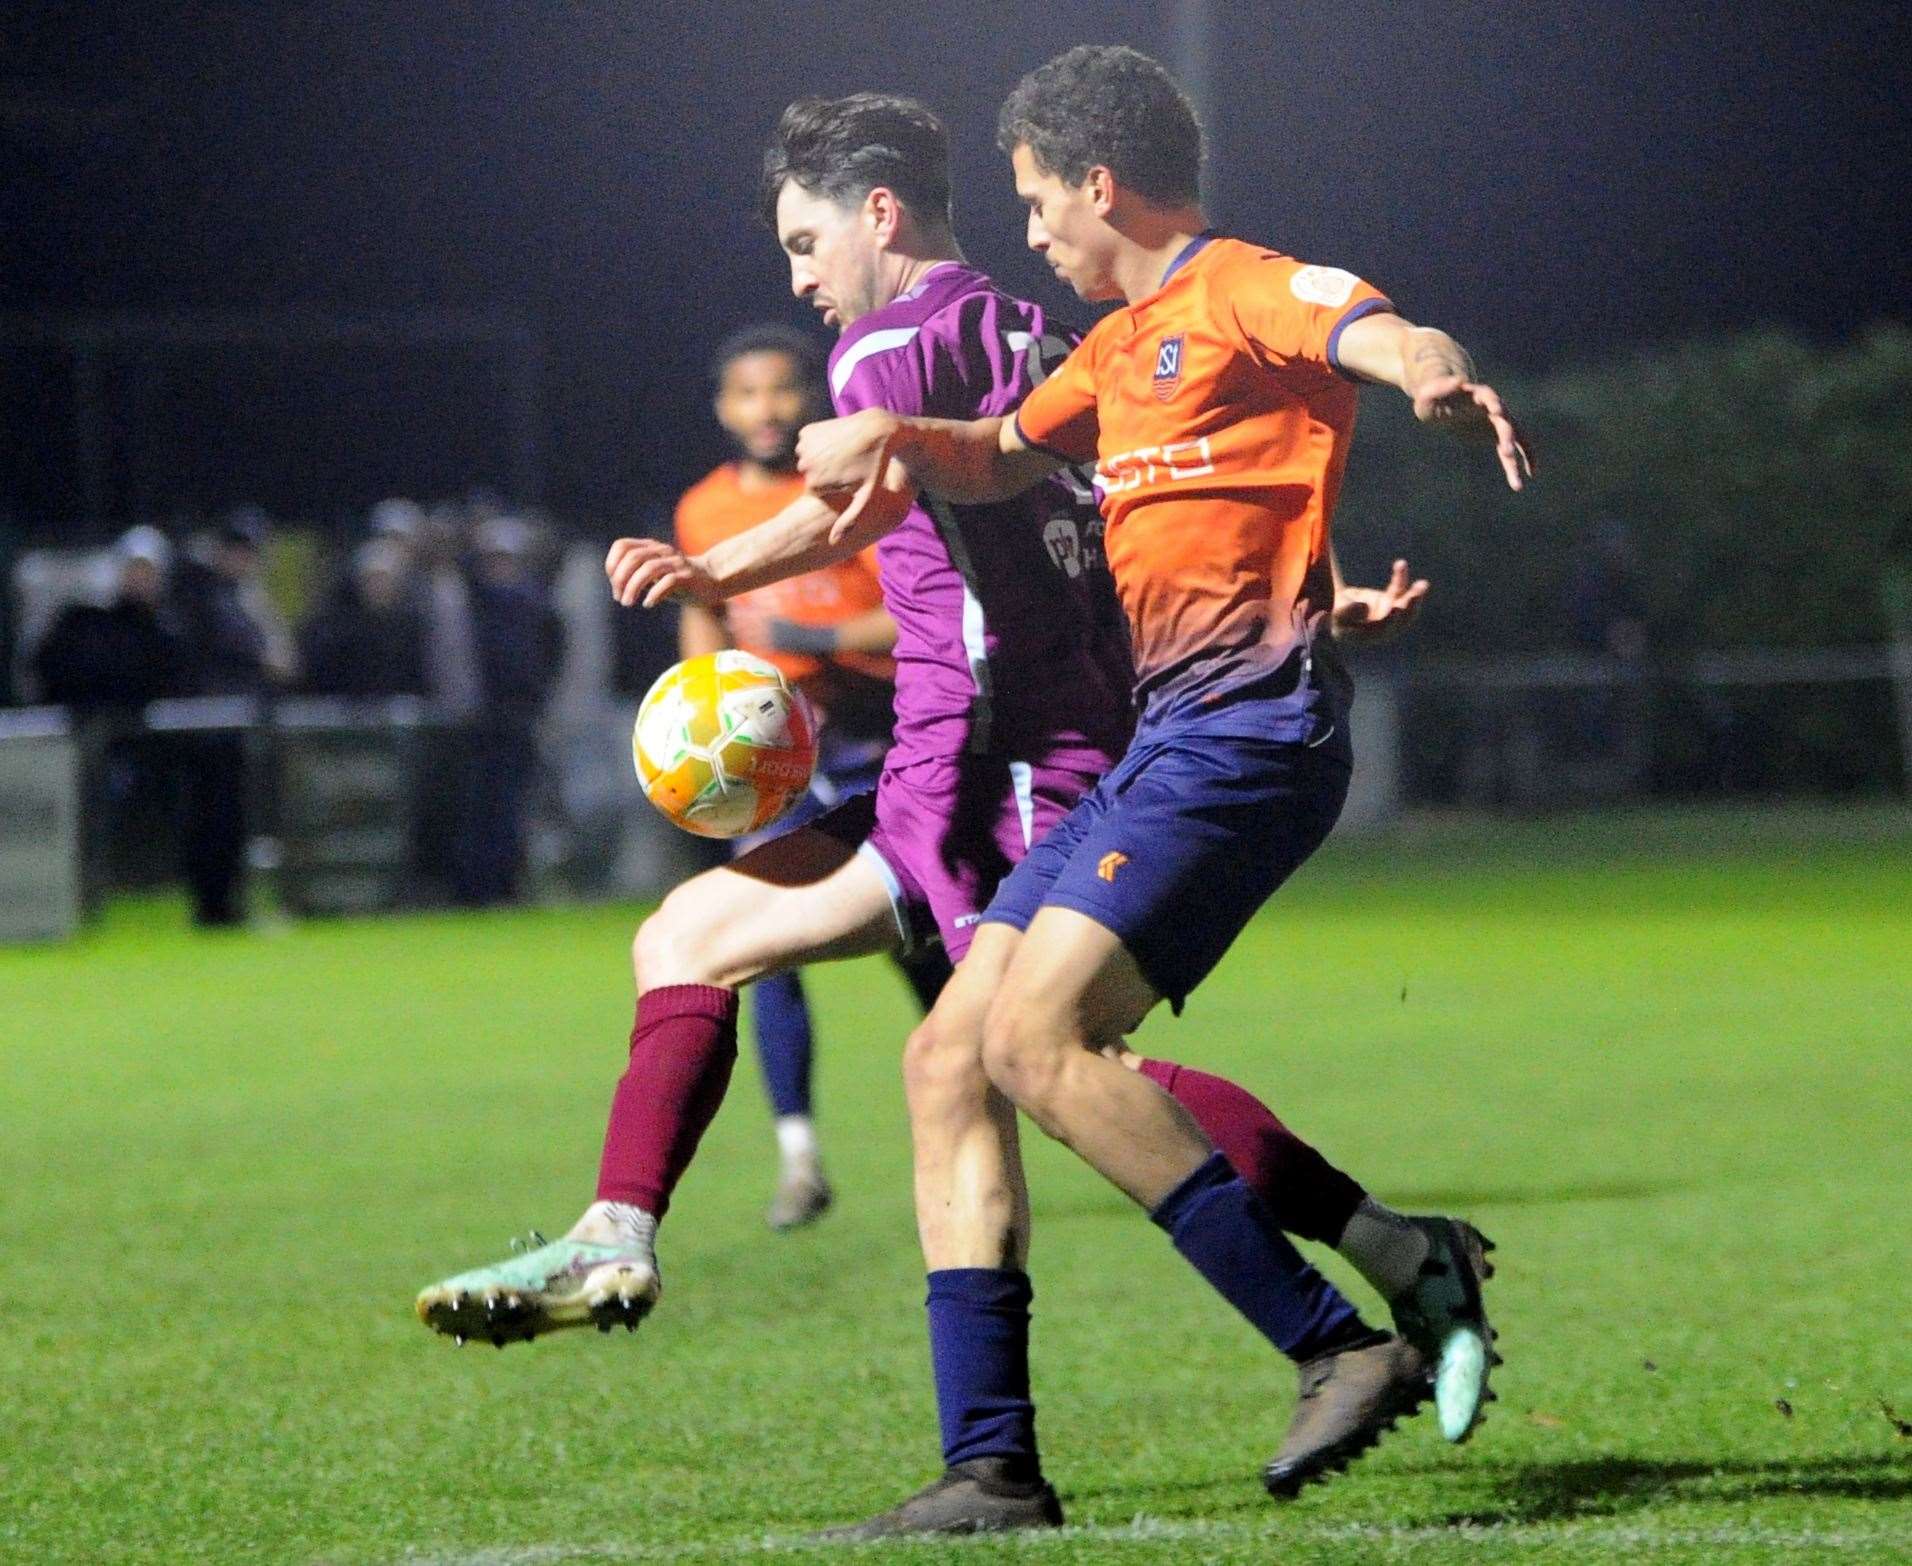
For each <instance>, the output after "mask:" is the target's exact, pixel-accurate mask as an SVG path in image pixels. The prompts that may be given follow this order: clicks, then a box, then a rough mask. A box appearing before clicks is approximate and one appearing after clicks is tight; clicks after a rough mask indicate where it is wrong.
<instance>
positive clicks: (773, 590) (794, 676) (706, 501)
mask: <svg viewBox="0 0 1912 1566" xmlns="http://www.w3.org/2000/svg"><path fill="white" fill-rule="evenodd" d="M803 493H804V486H803V478H802V475H800V474H796V473H793V474H791V475H790V476H789V478H788V479H785V480H784V481H782V482H781V483H778V484H773V485H771V486H769V487H768V488H765V489H745V488H744V487H743V483H742V479H741V476H740V471H739V468H738V464H736V463H734V462H726V463H725V464H724V465H723V466H722V467H720V468H718V469H716V470H715V471H714V472H712V473H709V474H707V475H705V477H703V478H702V479H700V480H698V482H697V483H695V484H693V485H692V486H691V487H690V488H689V489H687V490H685V491H684V494H683V498H682V499H680V500H679V501H678V502H677V517H676V532H677V547H678V548H680V549H682V550H683V551H684V552H685V553H687V554H700V553H702V552H703V551H704V550H706V549H709V548H710V547H711V546H712V545H713V544H716V543H719V542H720V541H722V540H723V539H726V538H729V537H730V536H731V535H732V534H735V533H741V532H743V531H744V530H745V529H747V528H752V527H755V526H756V525H757V524H758V523H759V522H767V521H769V520H770V518H772V517H774V516H775V515H776V514H777V513H778V512H779V511H781V510H783V508H784V507H785V506H787V505H789V504H790V503H791V502H792V501H793V500H796V499H798V498H799V497H800V496H802V495H803ZM732 602H733V603H738V604H746V603H747V604H749V605H750V607H751V608H752V609H753V610H756V611H757V612H759V613H761V614H762V615H763V617H764V618H765V619H773V620H788V621H791V622H792V623H794V624H797V625H807V626H826V625H841V624H842V623H843V622H844V621H846V620H850V619H854V618H855V617H856V616H857V615H860V614H865V613H867V612H868V611H870V610H872V609H878V608H881V607H882V604H883V590H882V587H881V586H880V585H879V583H878V581H877V572H876V560H875V551H874V550H865V551H864V552H863V553H862V554H860V555H856V556H853V557H851V558H850V559H848V560H840V561H838V562H837V563H836V564H835V565H830V566H825V567H823V569H822V570H819V571H811V572H809V573H808V574H806V575H804V576H793V577H788V578H786V579H785V580H783V581H781V582H772V583H771V584H770V585H769V586H768V587H759V588H755V589H753V590H752V591H750V592H748V593H740V594H738V595H737V597H736V598H735V599H733V600H732ZM737 645H738V646H740V647H741V648H742V649H743V650H744V651H745V652H749V653H755V654H756V655H757V656H758V657H759V658H766V659H768V660H769V661H770V662H771V663H774V664H775V665H776V666H777V667H778V668H779V669H781V670H783V672H784V675H785V677H786V678H787V679H790V680H792V681H794V682H795V683H796V684H797V685H798V686H800V687H801V688H802V689H803V692H804V694H805V695H806V696H809V697H810V698H811V699H812V700H814V701H816V702H817V703H818V704H819V705H821V706H824V707H825V708H827V707H828V706H829V705H830V696H831V694H832V690H831V688H832V686H833V685H835V684H838V683H841V682H839V681H838V680H836V679H835V677H834V676H835V674H837V673H842V674H847V675H849V676H853V677H855V679H857V680H869V679H876V680H884V681H890V680H894V679H895V677H896V664H895V662H894V661H893V660H892V659H890V658H888V657H884V656H880V655H876V654H871V653H835V654H832V655H831V656H830V657H829V658H828V659H824V658H818V657H814V656H812V655H810V654H807V653H787V652H778V651H776V650H775V649H774V648H770V647H764V646H760V645H757V644H755V643H752V642H750V641H747V640H739V641H738V644H737Z"/></svg>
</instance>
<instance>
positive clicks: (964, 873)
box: [811, 755, 1106, 963]
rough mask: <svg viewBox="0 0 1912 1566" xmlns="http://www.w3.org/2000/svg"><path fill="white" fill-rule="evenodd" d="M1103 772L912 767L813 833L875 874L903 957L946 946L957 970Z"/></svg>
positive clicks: (952, 762)
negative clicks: (1012, 879)
mask: <svg viewBox="0 0 1912 1566" xmlns="http://www.w3.org/2000/svg"><path fill="white" fill-rule="evenodd" d="M1105 770H1106V767H1098V768H1095V769H1093V770H1085V769H1084V768H1082V767H1080V766H1074V765H1070V766H1058V765H1055V764H1053V763H1044V762H1027V761H1011V760H1007V759H1005V758H1004V757H1001V756H971V755H961V756H956V757H953V758H946V757H937V758H933V759H930V760H925V761H907V762H904V763H903V764H902V765H900V766H895V767H886V768H885V769H884V771H883V776H882V777H881V778H880V779H879V780H878V782H877V785H876V789H875V791H874V792H872V793H868V794H859V795H857V797H856V798H854V799H849V800H845V801H844V802H843V803H842V804H841V805H838V806H837V807H836V809H834V810H832V811H830V812H829V814H827V815H825V816H822V817H820V818H819V819H818V820H816V821H814V822H812V823H811V825H812V826H813V827H814V829H815V830H817V831H819V832H827V833H828V834H829V835H830V836H831V837H834V838H835V839H836V840H837V841H838V842H840V843H848V844H851V845H852V846H854V847H855V848H856V850H857V852H858V853H860V854H862V855H863V856H864V857H865V858H866V859H868V860H869V861H870V863H871V864H872V865H874V866H875V867H876V870H877V872H878V874H880V875H881V876H882V877H883V881H884V884H885V885H886V886H888V887H889V891H890V907H891V909H892V910H893V911H894V913H895V915H896V928H897V931H898V933H899V934H900V935H901V936H902V939H903V949H904V950H905V951H908V950H910V949H912V948H913V947H916V946H920V945H922V944H924V943H925V942H928V941H932V940H936V939H939V938H940V939H941V941H942V943H943V949H944V950H945V951H946V952H947V953H948V954H949V960H950V961H951V962H952V963H957V962H961V961H962V960H963V954H964V953H965V952H967V951H968V950H969V941H970V937H971V936H972V935H974V934H975V931H976V926H977V925H978V924H980V923H981V922H982V917H983V910H984V909H985V908H987V907H988V906H989V901H990V899H991V898H992V897H994V896H995V895H996V887H997V886H998V885H999V884H1000V883H1001V881H1002V879H1003V878H1004V877H1005V876H1006V875H1008V874H1009V872H1010V871H1011V870H1013V869H1014V868H1015V867H1016V866H1017V865H1018V864H1020V863H1021V862H1022V858H1023V856H1024V855H1025V854H1027V853H1028V852H1029V848H1030V845H1031V844H1032V843H1035V842H1038V841H1040V840H1041V838H1042V835H1043V834H1044V833H1045V832H1047V831H1048V830H1049V829H1050V828H1051V827H1053V826H1054V825H1055V824H1056V823H1057V822H1058V821H1060V820H1061V819H1062V818H1063V817H1064V816H1066V815H1067V814H1068V813H1069V812H1070V811H1071V810H1072V809H1074V808H1075V803H1076V801H1077V800H1079V799H1081V798H1082V796H1083V795H1085V794H1087V793H1088V792H1089V790H1090V789H1092V788H1094V787H1095V784H1096V780H1097V779H1098V778H1099V777H1100V776H1101V775H1102V772H1103V771H1105Z"/></svg>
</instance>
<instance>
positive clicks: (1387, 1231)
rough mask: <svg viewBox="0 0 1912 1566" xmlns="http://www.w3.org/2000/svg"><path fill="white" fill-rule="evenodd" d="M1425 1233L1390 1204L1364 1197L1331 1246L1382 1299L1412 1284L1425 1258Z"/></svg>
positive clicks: (1397, 1293) (1400, 1292) (1394, 1296)
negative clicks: (1333, 1246)
mask: <svg viewBox="0 0 1912 1566" xmlns="http://www.w3.org/2000/svg"><path fill="white" fill-rule="evenodd" d="M1427 1248H1428V1241H1427V1236H1426V1235H1425V1234H1423V1233H1422V1232H1421V1231H1420V1230H1419V1229H1417V1228H1416V1227H1415V1226H1414V1225H1413V1224H1411V1223H1409V1222H1408V1221H1407V1219H1405V1218H1403V1217H1402V1216H1401V1215H1400V1214H1399V1213H1397V1212H1396V1211H1394V1209H1393V1208H1391V1207H1383V1206H1382V1205H1381V1204H1380V1203H1379V1202H1377V1201H1376V1200H1375V1199H1374V1198H1373V1197H1371V1196H1369V1197H1364V1198H1363V1199H1362V1202H1361V1205H1360V1206H1359V1207H1357V1208H1356V1209H1355V1210H1354V1216H1353V1217H1352V1218H1350V1219H1349V1220H1348V1226H1347V1228H1345V1229H1343V1230H1342V1231H1341V1239H1340V1241H1339V1242H1338V1243H1337V1244H1336V1245H1335V1249H1336V1250H1337V1251H1339V1252H1340V1253H1341V1254H1342V1255H1343V1256H1345V1257H1347V1259H1348V1260H1349V1261H1351V1262H1353V1263H1354V1267H1355V1270H1356V1271H1357V1272H1359V1273H1360V1274H1361V1276H1362V1277H1364V1278H1366V1279H1367V1280H1368V1282H1369V1283H1371V1284H1373V1285H1374V1289H1375V1292H1376V1293H1378V1294H1379V1295H1380V1296H1381V1298H1382V1299H1384V1300H1392V1299H1394V1298H1396V1297H1397V1296H1399V1295H1401V1294H1404V1293H1406V1292H1407V1291H1408V1290H1409V1289H1410V1288H1412V1287H1413V1286H1414V1280H1415V1279H1416V1278H1418V1277H1420V1275H1421V1263H1422V1262H1424V1261H1426V1260H1427Z"/></svg>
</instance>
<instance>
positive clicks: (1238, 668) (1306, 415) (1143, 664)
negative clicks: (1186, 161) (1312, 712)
mask: <svg viewBox="0 0 1912 1566" xmlns="http://www.w3.org/2000/svg"><path fill="white" fill-rule="evenodd" d="M1392 308H1393V306H1392V305H1390V304H1389V303H1388V301H1387V300H1386V299H1385V298H1384V297H1383V296H1382V295H1381V293H1380V292H1379V291H1378V290H1377V289H1375V288H1373V287H1371V286H1370V285H1369V284H1367V283H1364V282H1362V281H1361V280H1360V279H1359V278H1357V277H1355V276H1353V275H1352V274H1350V273H1347V272H1343V271H1339V270H1337V269H1335V268H1333V267H1321V266H1306V265H1304V264H1303V263H1301V262H1299V261H1297V260H1295V259H1294V258H1293V257H1292V256H1285V255H1282V254H1281V253H1280V252H1278V251H1273V250H1266V249H1263V248H1262V247H1260V246H1258V245H1251V244H1247V243H1245V242H1243V241H1241V240H1238V239H1223V238H1218V237H1214V236H1210V235H1204V236H1203V237H1201V238H1199V239H1197V240H1195V241H1193V242H1192V243H1191V244H1190V245H1189V246H1188V247H1187V248H1186V249H1185V250H1184V251H1183V252H1182V254H1181V255H1180V256H1178V257H1177V258H1176V260H1175V261H1174V263H1173V264H1171V265H1170V267H1169V269H1168V271H1167V273H1166V274H1165V275H1164V277H1163V280H1162V284H1161V286H1160V287H1159V288H1157V289H1156V291H1155V292H1154V293H1152V294H1150V295H1148V296H1147V297H1146V298H1144V299H1140V300H1138V301H1136V302H1135V303H1134V304H1131V305H1129V306H1127V307H1126V308H1124V309H1120V310H1117V311H1115V312H1114V313H1113V314H1111V315H1109V316H1106V317H1104V318H1103V319H1102V320H1101V321H1100V322H1098V323H1097V324H1096V326H1095V328H1094V329H1093V330H1092V331H1091V332H1090V333H1089V334H1088V336H1087V337H1085V338H1084V339H1083V340H1082V342H1081V344H1080V345H1079V346H1078V347H1077V348H1076V350H1075V352H1074V353H1073V354H1071V355H1070V356H1069V358H1068V359H1067V360H1066V361H1065V362H1064V363H1063V364H1062V365H1061V366H1060V367H1059V368H1058V369H1057V370H1056V371H1055V373H1054V374H1053V375H1051V376H1050V377H1049V378H1048V379H1047V380H1045V381H1044V382H1043V383H1042V384H1041V385H1039V386H1037V387H1036V388H1035V389H1034V390H1033V391H1031V392H1030V394H1029V395H1028V397H1027V398H1025V399H1024V401H1023V403H1022V406H1021V408H1020V409H1018V410H1017V413H1016V425H1017V428H1018V429H1019V430H1020V432H1021V434H1022V437H1023V439H1024V440H1025V441H1027V442H1028V443H1029V444H1030V445H1032V446H1038V447H1041V448H1043V449H1045V450H1048V451H1051V452H1054V453H1055V454H1056V455H1058V456H1061V457H1064V458H1066V459H1067V460H1069V461H1071V462H1087V461H1089V460H1090V459H1093V460H1094V461H1095V464H1096V472H1095V478H1096V485H1097V489H1098V491H1099V493H1100V499H1101V505H1102V514H1103V517H1104V519H1105V522H1106V533H1105V536H1104V543H1105V546H1106V548H1107V551H1108V559H1109V569H1110V571H1111V572H1112V574H1113V575H1114V578H1115V586H1116V591H1117V593H1118V594H1119V596H1120V597H1121V600H1122V606H1123V608H1124V609H1125V610H1126V611H1127V614H1128V619H1129V627H1130V634H1131V636H1132V638H1133V641H1134V651H1135V666H1136V693H1137V696H1138V698H1139V699H1140V701H1141V702H1142V703H1143V704H1144V713H1145V721H1148V720H1154V719H1158V718H1160V717H1163V716H1168V715H1172V714H1175V713H1179V712H1184V711H1187V710H1188V709H1189V708H1190V707H1191V705H1197V706H1202V707H1206V706H1211V705H1212V704H1214V703H1216V702H1218V701H1220V700H1222V699H1224V698H1229V697H1234V696H1237V695H1259V694H1270V695H1282V694H1285V693H1286V692H1288V691H1291V690H1293V689H1294V688H1295V687H1296V686H1297V685H1300V684H1305V683H1307V682H1308V681H1309V680H1310V678H1311V676H1312V671H1313V662H1314V659H1315V657H1316V656H1317V652H1318V649H1317V647H1316V643H1315V638H1316V634H1317V632H1319V631H1321V630H1322V629H1324V627H1325V617H1326V616H1327V614H1328V613H1329V612H1330V611H1331V610H1332V609H1333V606H1334V588H1333V579H1332V572H1331V568H1330V565H1329V561H1328V542H1329V519H1330V517H1331V516H1332V515H1333V511H1334V502H1335V495H1336V492H1337V491H1338V490H1339V488H1340V484H1341V474H1342V471H1343V469H1344V468H1345V466H1346V464H1347V457H1348V442H1349V439H1350V437H1351V436H1352V435H1353V433H1354V415H1355V402H1356V389H1355V386H1354V385H1353V383H1352V382H1350V381H1349V380H1348V379H1346V378H1345V377H1344V376H1343V375H1342V374H1341V373H1340V372H1339V367H1338V364H1337V361H1336V359H1335V346H1336V343H1337V341H1338V339H1339V337H1340V334H1341V330H1342V328H1343V327H1345V326H1347V325H1348V323H1349V322H1351V321H1354V320H1356V319H1357V318H1359V317H1361V316H1363V315H1368V314H1371V313H1373V312H1375V311H1380V310H1391V309H1392ZM1326 640H1327V639H1326V637H1325V636H1324V637H1322V642H1323V643H1325V642H1326ZM1297 652H1299V658H1298V659H1296V654H1297ZM1291 660H1295V661H1294V662H1293V663H1292V664H1291Z"/></svg>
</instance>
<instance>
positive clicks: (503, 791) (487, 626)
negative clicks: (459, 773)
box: [453, 517, 564, 905]
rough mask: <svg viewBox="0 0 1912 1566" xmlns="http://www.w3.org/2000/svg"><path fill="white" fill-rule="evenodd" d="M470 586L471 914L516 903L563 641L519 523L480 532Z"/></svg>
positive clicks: (467, 826) (490, 525)
mask: <svg viewBox="0 0 1912 1566" xmlns="http://www.w3.org/2000/svg"><path fill="white" fill-rule="evenodd" d="M477 543H478V552H477V559H476V568H475V571H474V574H473V580H472V583H471V615H472V633H473V645H474V648H475V651H476V654H477V666H478V673H479V685H480V693H481V694H480V702H479V710H478V716H477V719H476V721H475V723H474V724H473V727H472V736H471V737H472V746H471V752H470V755H469V757H468V764H467V766H466V768H465V778H466V788H465V789H464V791H463V797H464V801H465V807H464V810H463V812H462V813H461V816H460V820H459V823H458V826H459V832H458V845H457V851H456V854H455V856H454V863H453V890H454V892H455V894H456V895H457V897H458V900H459V901H460V902H463V903H468V904H472V905H483V904H486V903H496V902H503V901H505V900H507V899H508V898H510V897H512V896H513V895H515V893H516V891H517V885H518V874H519V871H520V869H521V866H522V861H523V858H524V832H525V817H526V815H527V812H528V807H529V803H530V793H531V784H532V780H533V778H534V777H535V775H536V771H537V761H538V747H537V729H538V719H539V716H540V715H541V713H542V712H543V710H544V703H545V698H546V697H547V696H548V695H549V694H550V691H551V686H552V683H553V682H554V681H555V680H556V678H557V673H558V660H559V657H560V656H561V654H562V652H563V642H564V631H563V626H562V623H561V622H560V620H559V619H558V614H557V611H556V610H555V609H554V608H553V607H552V606H551V603H550V601H549V599H548V598H547V597H546V595H545V593H544V591H543V590H542V588H541V587H540V586H539V585H538V584H537V583H536V582H535V580H534V579H533V577H532V575H531V571H530V567H529V562H528V560H527V558H526V556H527V553H528V550H529V547H530V535H529V531H528V530H527V529H526V527H525V525H524V524H523V523H522V522H519V521H517V520H516V519H515V518H512V517H493V518H492V519H491V520H490V521H488V522H486V523H484V525H483V526H482V527H480V528H479V530H478V540H477Z"/></svg>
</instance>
